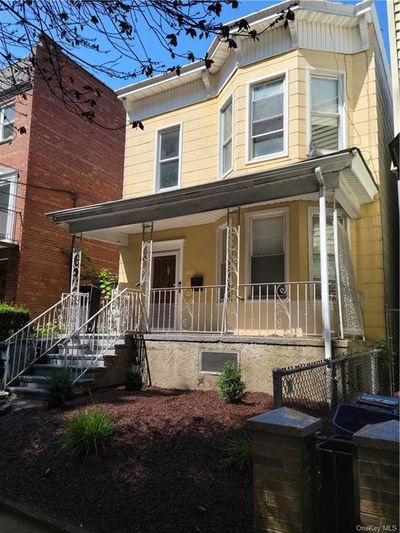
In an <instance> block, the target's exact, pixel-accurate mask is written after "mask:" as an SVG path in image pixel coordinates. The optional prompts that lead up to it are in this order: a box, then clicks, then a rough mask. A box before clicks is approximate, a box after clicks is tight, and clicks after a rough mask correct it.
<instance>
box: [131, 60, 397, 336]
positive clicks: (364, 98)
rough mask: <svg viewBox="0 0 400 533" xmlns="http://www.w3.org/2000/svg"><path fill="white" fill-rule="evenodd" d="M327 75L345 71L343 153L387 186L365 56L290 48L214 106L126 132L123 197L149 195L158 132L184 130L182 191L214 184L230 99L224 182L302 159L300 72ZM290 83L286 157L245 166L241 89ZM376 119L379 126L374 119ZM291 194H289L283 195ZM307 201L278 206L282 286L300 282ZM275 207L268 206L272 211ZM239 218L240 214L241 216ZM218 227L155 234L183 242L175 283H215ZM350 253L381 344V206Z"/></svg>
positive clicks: (369, 330)
mask: <svg viewBox="0 0 400 533" xmlns="http://www.w3.org/2000/svg"><path fill="white" fill-rule="evenodd" d="M310 69H321V70H324V69H329V70H331V71H333V72H339V73H341V72H345V73H346V76H345V80H346V87H345V95H344V96H345V100H346V113H345V121H346V125H347V142H346V146H348V147H351V146H357V147H359V148H360V149H361V151H362V153H363V155H364V158H365V160H366V162H367V164H368V165H369V167H370V169H371V171H372V173H373V176H374V179H375V180H376V182H377V183H379V181H380V180H381V179H383V177H385V179H387V177H388V176H387V173H388V168H389V165H388V153H387V144H386V145H385V143H387V139H386V135H383V134H382V131H383V126H384V125H383V124H382V123H380V122H379V121H378V116H379V105H381V104H380V102H379V87H378V88H377V84H378V83H379V80H377V76H376V65H375V56H374V54H373V52H372V50H369V51H366V52H360V53H358V54H353V55H344V54H340V53H331V52H322V51H313V50H295V51H290V52H286V53H284V54H281V55H278V56H275V57H272V58H269V59H268V60H265V61H260V62H258V63H255V64H251V65H247V66H245V67H242V68H239V69H238V70H237V72H236V73H235V74H234V75H233V76H232V78H231V79H230V80H229V82H228V83H227V84H226V86H225V87H224V88H223V90H222V91H221V93H220V94H219V95H218V96H217V97H214V98H211V99H209V100H207V101H204V102H199V103H197V104H194V105H190V106H187V107H185V108H181V109H179V110H174V111H171V112H168V113H165V114H162V115H158V116H155V117H153V118H149V119H147V120H145V122H144V126H145V129H144V131H140V130H134V129H128V130H127V137H126V148H125V150H126V158H125V180H124V197H132V196H141V195H146V194H152V193H153V192H155V191H154V173H155V147H156V136H157V130H159V129H163V128H166V127H168V126H171V125H173V124H177V123H180V124H182V139H183V143H182V157H181V181H182V183H181V185H182V187H189V186H193V185H198V184H201V183H205V182H211V181H215V180H216V179H218V151H219V149H218V144H219V142H218V136H219V124H218V123H219V110H220V108H221V107H222V106H223V104H224V103H225V102H226V100H227V98H229V97H230V96H231V95H233V98H234V134H233V139H234V140H233V171H232V172H231V174H230V176H232V175H238V174H244V173H253V172H257V171H260V170H266V169H270V168H276V167H279V166H284V165H287V164H289V163H293V162H296V161H299V160H302V159H305V158H306V157H307V151H308V146H307V142H308V141H307V124H308V103H307V72H308V71H309V70H310ZM280 72H287V75H288V87H289V90H288V102H289V111H288V124H289V128H288V139H289V142H288V155H287V156H284V157H279V158H271V159H268V160H264V161H260V162H257V163H248V162H246V151H247V136H248V132H247V121H248V116H247V109H248V86H249V83H251V82H254V81H256V80H262V79H264V78H268V77H271V76H275V75H276V74H277V73H280ZM380 121H381V119H380ZM288 193H289V191H288ZM309 205H312V204H310V203H309V202H305V201H297V202H291V203H289V204H279V207H283V206H288V207H289V208H290V216H289V228H290V246H289V257H290V279H291V280H292V281H297V280H307V279H309V277H310V274H309V257H308V255H309V243H308V229H307V224H308V216H307V208H308V206H309ZM276 207H278V205H275V204H274V205H273V206H271V208H276ZM243 216H244V212H243ZM217 225H218V224H211V225H204V226H198V227H188V228H180V229H175V230H169V231H164V232H158V233H156V235H155V240H170V239H178V238H179V239H185V245H184V263H183V279H182V283H183V284H186V285H188V284H190V277H191V276H193V275H195V274H203V276H204V283H205V284H215V283H216V282H217V280H216V271H217V264H216V249H217V243H216V233H217V232H216V228H217ZM350 233H351V250H352V257H353V264H354V268H355V275H356V279H357V281H358V289H359V291H360V293H361V299H362V305H363V309H364V318H365V327H366V334H367V337H368V338H369V339H372V340H377V339H380V338H383V337H384V333H385V331H384V281H383V259H382V253H383V249H384V246H383V244H382V225H381V212H380V201H379V198H378V199H376V201H375V202H374V203H371V204H368V205H365V206H363V208H362V216H361V218H360V219H359V220H353V221H351V224H350ZM245 240H246V239H245V235H244V233H243V232H242V246H243V249H242V251H241V256H242V265H241V268H242V273H244V271H245V246H246V243H245ZM139 255H140V238H139V236H132V237H131V240H130V244H129V247H127V248H126V249H123V251H122V253H121V281H123V282H127V283H129V284H130V285H131V286H134V285H135V284H136V283H137V281H138V280H139Z"/></svg>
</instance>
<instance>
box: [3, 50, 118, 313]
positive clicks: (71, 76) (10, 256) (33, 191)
mask: <svg viewBox="0 0 400 533" xmlns="http://www.w3.org/2000/svg"><path fill="white" fill-rule="evenodd" d="M47 46H48V45H46V46H45V45H44V44H43V43H42V44H41V45H39V46H38V47H37V52H36V64H35V66H34V67H31V68H29V69H26V70H24V69H21V71H20V72H19V73H18V78H19V79H18V82H17V84H15V83H13V84H12V85H13V86H12V87H11V88H10V87H9V86H8V85H7V74H9V72H6V71H2V72H1V73H0V301H2V300H5V301H14V302H17V303H20V304H24V305H26V306H27V307H28V308H29V309H30V310H31V312H32V313H33V314H34V315H36V314H38V313H40V312H42V311H43V310H45V309H46V308H48V307H49V306H51V305H52V304H54V303H55V302H56V301H57V300H58V299H59V298H60V294H61V293H62V292H64V291H67V290H68V287H69V278H70V260H69V254H70V251H71V248H72V246H73V244H74V242H73V238H72V237H71V235H69V233H68V231H67V230H64V229H63V228H60V227H57V226H55V225H54V224H53V223H52V222H51V221H50V220H48V219H47V218H46V217H45V213H47V212H49V211H54V210H58V209H65V208H68V207H75V206H80V205H86V204H90V203H97V202H101V201H104V199H110V200H111V199H117V198H120V197H121V194H122V179H123V158H124V138H125V131H124V124H125V111H124V108H123V106H122V104H121V103H120V102H119V101H118V99H117V97H116V96H115V94H114V92H113V91H112V90H111V89H109V88H108V87H106V86H105V85H103V84H102V83H101V82H99V81H98V80H97V79H95V78H94V77H93V76H92V75H91V74H89V73H88V72H86V71H85V70H84V69H82V68H81V67H80V66H78V65H77V64H75V63H74V62H72V61H71V60H69V59H68V58H67V57H66V56H65V55H63V54H62V53H61V52H59V51H58V52H57V60H58V61H59V62H60V64H61V70H62V73H63V80H67V81H66V83H67V84H69V86H68V90H70V91H71V94H72V92H75V91H80V92H81V93H85V90H86V92H90V91H88V89H87V88H88V86H89V87H92V88H96V89H99V91H100V93H101V94H100V93H99V92H98V91H96V92H98V94H100V96H97V97H95V100H96V105H95V106H94V108H95V112H96V114H95V122H93V123H89V122H88V121H87V120H86V119H85V118H82V117H81V116H79V114H78V113H77V112H76V110H75V111H74V110H73V109H72V108H71V107H72V105H71V104H70V106H69V107H68V105H67V106H66V105H65V102H63V99H62V97H60V95H61V93H60V90H59V88H58V86H57V80H55V81H54V82H53V81H52V80H48V79H47V81H45V77H46V76H45V75H43V72H44V71H45V67H43V65H46V62H47V57H48V48H47ZM85 88H86V89H85ZM103 126H106V128H105V127H103ZM20 128H23V130H22V131H23V132H24V131H25V130H26V132H25V133H21V132H20V131H21V130H20ZM18 130H19V131H18ZM82 249H83V251H84V252H85V254H84V255H85V257H86V258H89V260H90V262H89V263H88V264H87V265H86V267H87V268H90V269H91V270H97V269H99V268H101V267H106V268H110V269H111V270H113V271H115V272H116V271H117V268H118V247H117V246H115V245H112V244H108V243H103V242H99V241H97V242H95V241H88V240H86V239H84V240H83V241H82Z"/></svg>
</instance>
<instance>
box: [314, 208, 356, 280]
mask: <svg viewBox="0 0 400 533" xmlns="http://www.w3.org/2000/svg"><path fill="white" fill-rule="evenodd" d="M337 214H338V216H340V217H342V218H343V220H344V225H345V229H346V233H347V238H348V239H349V242H350V232H349V217H348V216H347V215H346V211H344V210H343V209H337ZM316 215H317V216H319V207H309V208H308V213H307V228H308V231H307V235H308V274H309V277H310V281H313V280H314V278H313V255H314V254H313V246H312V221H313V217H314V216H316ZM326 215H327V216H330V217H333V208H332V207H328V208H327V209H326Z"/></svg>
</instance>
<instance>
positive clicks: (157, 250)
mask: <svg viewBox="0 0 400 533" xmlns="http://www.w3.org/2000/svg"><path fill="white" fill-rule="evenodd" d="M184 242H185V239H175V240H170V241H158V242H154V241H153V258H154V257H160V256H165V255H175V258H176V259H175V287H176V288H179V287H181V286H182V279H183V245H184ZM152 260H153V259H152ZM153 266H154V265H152V269H151V270H152V279H151V284H150V286H151V288H153V272H154V269H153ZM179 294H180V293H179V292H176V293H175V296H176V297H175V330H178V331H179V330H180V329H181V318H182V317H181V309H182V303H181V297H180V296H179Z"/></svg>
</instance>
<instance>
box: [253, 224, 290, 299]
mask: <svg viewBox="0 0 400 533" xmlns="http://www.w3.org/2000/svg"><path fill="white" fill-rule="evenodd" d="M284 227H285V221H284V217H283V216H282V215H278V216H269V217H265V218H254V219H253V220H252V221H251V278H250V280H251V283H252V284H261V283H279V282H282V281H284V280H285V243H284ZM261 294H263V295H266V294H267V288H266V287H263V288H262V290H261Z"/></svg>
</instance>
